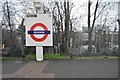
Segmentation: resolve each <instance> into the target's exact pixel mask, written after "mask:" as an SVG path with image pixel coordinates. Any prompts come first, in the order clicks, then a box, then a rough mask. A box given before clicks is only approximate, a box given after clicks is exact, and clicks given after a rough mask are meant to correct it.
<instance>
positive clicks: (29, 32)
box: [28, 23, 50, 42]
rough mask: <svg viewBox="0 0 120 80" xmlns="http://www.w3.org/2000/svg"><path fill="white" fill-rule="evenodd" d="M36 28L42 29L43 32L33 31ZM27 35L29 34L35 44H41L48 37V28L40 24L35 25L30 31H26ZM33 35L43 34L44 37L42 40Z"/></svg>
mask: <svg viewBox="0 0 120 80" xmlns="http://www.w3.org/2000/svg"><path fill="white" fill-rule="evenodd" d="M36 27H42V28H43V29H44V30H34V29H35V28H36ZM28 34H30V36H31V38H32V39H33V40H35V41H37V42H42V41H44V40H45V39H46V38H47V37H48V34H50V31H48V28H47V27H46V26H45V25H44V24H42V23H35V24H34V25H33V26H32V27H31V29H30V31H28ZM34 34H40V35H41V34H43V35H44V36H43V37H42V38H37V37H35V36H34Z"/></svg>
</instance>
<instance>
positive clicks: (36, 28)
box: [25, 14, 53, 46]
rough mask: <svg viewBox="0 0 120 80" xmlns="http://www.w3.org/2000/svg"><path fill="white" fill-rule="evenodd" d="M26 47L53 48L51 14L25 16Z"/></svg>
mask: <svg viewBox="0 0 120 80" xmlns="http://www.w3.org/2000/svg"><path fill="white" fill-rule="evenodd" d="M25 21H26V46H53V31H52V14H31V15H30V14H28V15H27V16H26V20H25Z"/></svg>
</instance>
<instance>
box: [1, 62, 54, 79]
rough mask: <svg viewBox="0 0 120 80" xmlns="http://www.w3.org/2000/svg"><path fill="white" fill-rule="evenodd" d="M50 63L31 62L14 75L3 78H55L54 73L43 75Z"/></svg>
mask: <svg viewBox="0 0 120 80" xmlns="http://www.w3.org/2000/svg"><path fill="white" fill-rule="evenodd" d="M19 62H20V61H19ZM19 62H18V63H19ZM48 62H49V61H43V62H36V61H30V62H28V63H27V64H26V65H24V66H23V67H22V68H20V69H19V70H17V71H16V72H14V73H12V74H10V73H9V74H4V75H3V78H54V74H53V73H42V71H43V70H44V68H45V66H46V64H47V63H48ZM19 64H20V63H19Z"/></svg>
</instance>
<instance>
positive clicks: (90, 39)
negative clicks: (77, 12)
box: [88, 0, 92, 53]
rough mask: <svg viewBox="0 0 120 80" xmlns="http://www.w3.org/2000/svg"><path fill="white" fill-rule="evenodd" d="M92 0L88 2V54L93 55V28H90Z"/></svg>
mask: <svg viewBox="0 0 120 80" xmlns="http://www.w3.org/2000/svg"><path fill="white" fill-rule="evenodd" d="M90 5H91V3H90V0H89V2H88V52H89V53H91V50H92V44H91V42H92V32H91V27H90Z"/></svg>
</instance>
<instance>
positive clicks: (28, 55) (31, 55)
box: [25, 53, 36, 59]
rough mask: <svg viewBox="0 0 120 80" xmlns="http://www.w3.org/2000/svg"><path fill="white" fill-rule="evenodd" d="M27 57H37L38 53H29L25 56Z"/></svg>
mask: <svg viewBox="0 0 120 80" xmlns="http://www.w3.org/2000/svg"><path fill="white" fill-rule="evenodd" d="M25 58H26V59H35V58H36V55H35V54H33V53H29V54H27V55H26V56H25Z"/></svg>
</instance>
